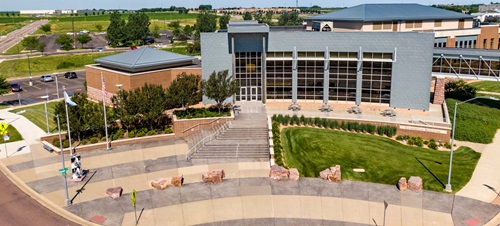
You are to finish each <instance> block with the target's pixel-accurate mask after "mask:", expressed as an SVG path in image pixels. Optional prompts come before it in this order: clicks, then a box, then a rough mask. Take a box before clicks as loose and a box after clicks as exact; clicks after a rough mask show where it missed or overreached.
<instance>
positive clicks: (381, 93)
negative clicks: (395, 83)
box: [361, 53, 392, 103]
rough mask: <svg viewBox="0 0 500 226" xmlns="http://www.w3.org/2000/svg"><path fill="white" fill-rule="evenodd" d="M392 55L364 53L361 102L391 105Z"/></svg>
mask: <svg viewBox="0 0 500 226" xmlns="http://www.w3.org/2000/svg"><path fill="white" fill-rule="evenodd" d="M391 75H392V53H363V82H362V85H361V101H362V102H371V103H389V102H390V100H391V77H392V76H391Z"/></svg>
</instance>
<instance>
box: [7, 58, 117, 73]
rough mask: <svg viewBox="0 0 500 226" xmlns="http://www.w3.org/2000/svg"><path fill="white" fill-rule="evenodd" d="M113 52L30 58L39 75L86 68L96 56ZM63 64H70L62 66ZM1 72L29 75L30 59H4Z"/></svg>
mask: <svg viewBox="0 0 500 226" xmlns="http://www.w3.org/2000/svg"><path fill="white" fill-rule="evenodd" d="M112 54H115V52H107V53H93V54H74V55H64V56H45V57H33V58H30V62H31V74H32V75H33V76H38V75H42V74H48V73H53V72H65V71H73V70H80V69H84V66H85V65H87V64H93V63H94V60H95V59H96V58H100V57H104V56H109V55H112ZM62 64H66V65H70V66H64V67H63V68H61V67H62ZM58 66H59V68H58ZM0 74H1V75H3V76H5V77H6V78H18V77H28V76H29V73H28V60H27V59H16V60H6V61H3V62H1V63H0Z"/></svg>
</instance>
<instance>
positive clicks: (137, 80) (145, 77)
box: [85, 65, 201, 104]
mask: <svg viewBox="0 0 500 226" xmlns="http://www.w3.org/2000/svg"><path fill="white" fill-rule="evenodd" d="M101 73H102V74H103V77H104V84H105V86H106V92H107V93H108V95H107V96H108V98H107V99H106V103H107V104H110V103H111V101H110V99H111V97H112V96H113V94H115V93H117V92H118V87H117V86H116V85H117V84H121V85H122V86H121V89H122V90H134V89H136V88H140V87H142V86H144V85H145V84H146V83H147V84H158V85H162V86H163V87H164V88H167V87H169V86H170V84H172V81H174V80H175V79H176V78H177V77H178V76H179V75H181V74H182V73H186V74H196V75H200V76H201V68H199V67H179V68H167V69H161V70H153V71H147V72H140V73H127V72H121V71H117V70H112V69H108V68H103V67H100V66H99V65H86V66H85V74H86V77H87V94H88V96H89V98H90V99H93V100H97V101H102V91H101V90H102V88H101V87H102V82H101Z"/></svg>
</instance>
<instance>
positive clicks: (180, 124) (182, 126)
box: [172, 113, 234, 137]
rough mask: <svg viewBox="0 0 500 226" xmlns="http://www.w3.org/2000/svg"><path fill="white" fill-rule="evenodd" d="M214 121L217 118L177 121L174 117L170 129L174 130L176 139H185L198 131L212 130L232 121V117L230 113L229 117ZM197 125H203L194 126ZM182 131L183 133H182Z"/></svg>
mask: <svg viewBox="0 0 500 226" xmlns="http://www.w3.org/2000/svg"><path fill="white" fill-rule="evenodd" d="M216 119H217V118H200V119H177V117H174V120H173V126H172V128H173V130H174V133H175V134H176V135H177V136H178V137H187V136H189V135H191V134H193V133H196V132H198V131H200V130H203V129H208V128H212V127H213V126H215V125H219V124H222V123H225V122H228V121H233V120H234V116H233V114H232V113H231V116H229V117H220V118H219V119H218V120H216ZM210 122H212V123H210ZM198 124H203V125H199V126H196V125H198ZM191 127H192V129H190V130H188V131H185V130H186V129H189V128H191ZM183 131H185V132H184V133H182V132H183Z"/></svg>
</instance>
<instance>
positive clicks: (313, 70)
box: [297, 58, 325, 100]
mask: <svg viewBox="0 0 500 226" xmlns="http://www.w3.org/2000/svg"><path fill="white" fill-rule="evenodd" d="M324 63H325V62H324V58H322V59H321V60H299V61H298V68H297V70H298V71H297V99H299V100H322V99H323V81H324V80H323V78H324Z"/></svg>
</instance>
